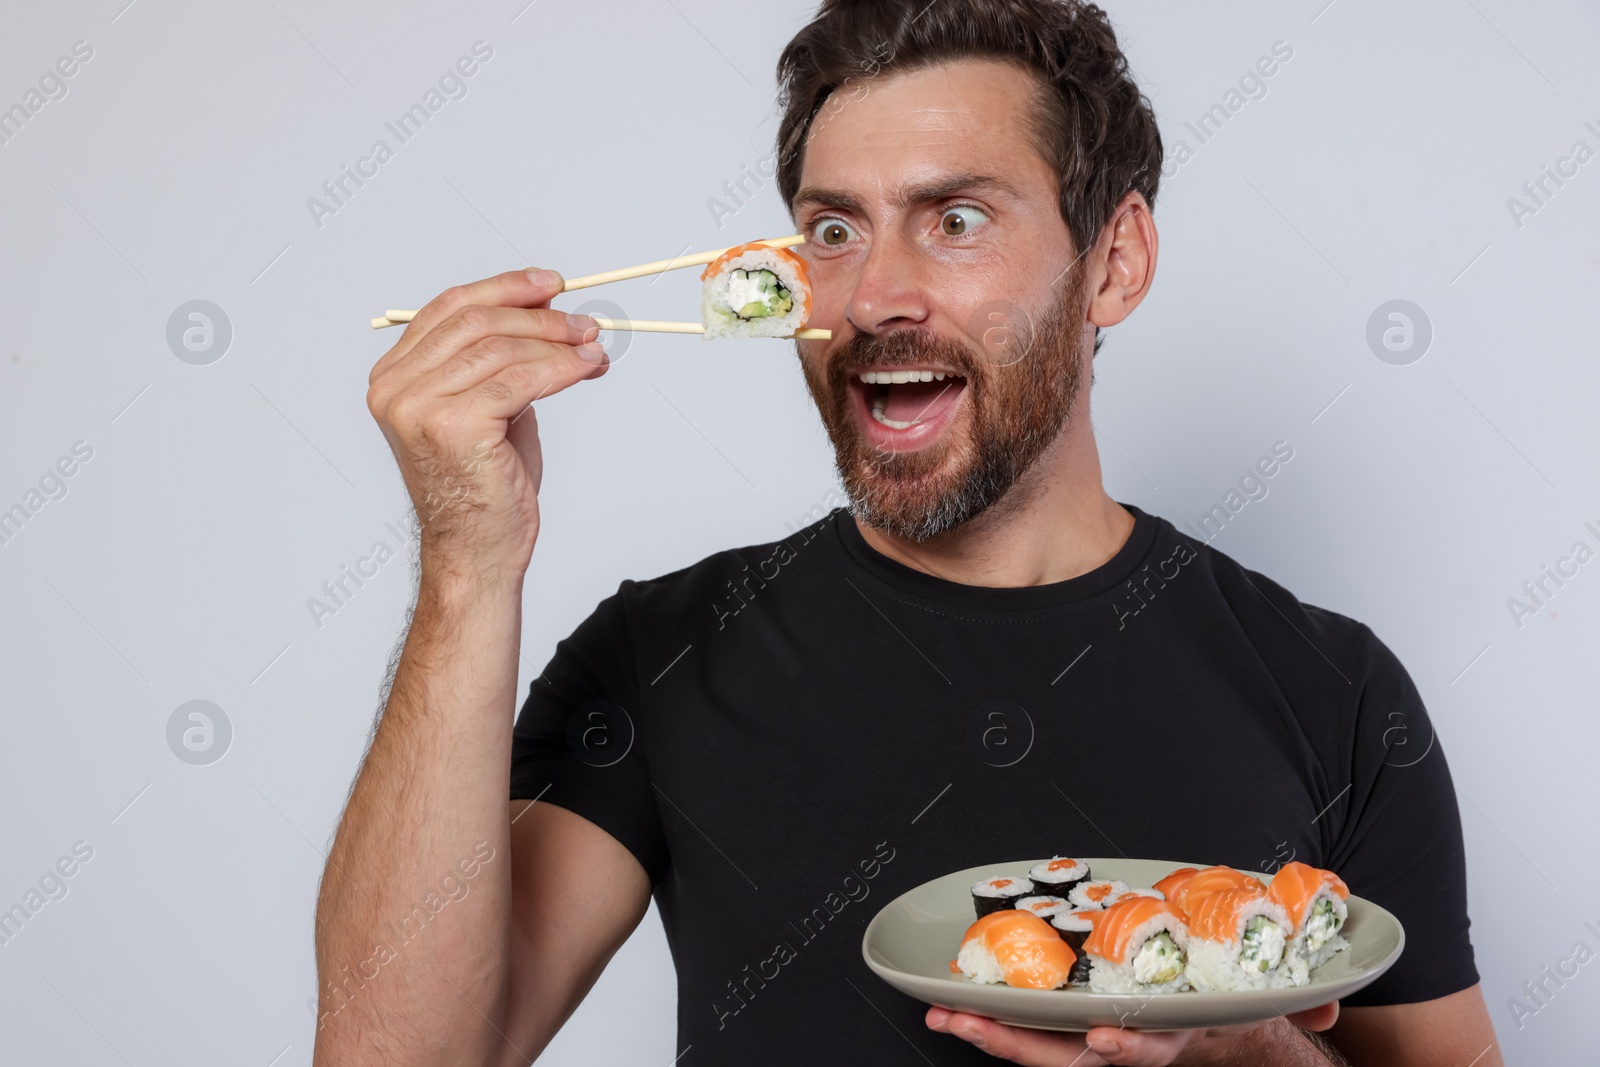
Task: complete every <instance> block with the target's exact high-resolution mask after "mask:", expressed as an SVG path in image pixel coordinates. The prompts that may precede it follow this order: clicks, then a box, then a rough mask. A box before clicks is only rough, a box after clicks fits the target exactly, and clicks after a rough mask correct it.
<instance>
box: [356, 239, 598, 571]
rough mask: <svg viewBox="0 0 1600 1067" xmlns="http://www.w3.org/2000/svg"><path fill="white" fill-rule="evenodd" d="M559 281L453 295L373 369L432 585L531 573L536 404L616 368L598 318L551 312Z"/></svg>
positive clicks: (539, 467) (494, 283)
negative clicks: (455, 578) (441, 577)
mask: <svg viewBox="0 0 1600 1067" xmlns="http://www.w3.org/2000/svg"><path fill="white" fill-rule="evenodd" d="M562 284H563V282H562V279H561V276H560V275H559V274H556V273H555V272H554V271H512V272H510V273H507V274H501V275H497V276H496V277H493V278H487V279H485V280H483V281H480V282H473V283H472V284H470V285H462V286H456V287H455V288H452V289H446V290H445V291H444V292H443V293H441V294H439V296H437V297H435V298H434V299H433V300H432V301H431V302H429V304H428V305H427V306H426V307H424V308H422V309H421V310H420V311H419V312H417V317H416V318H415V319H414V320H412V322H411V325H410V326H408V327H407V328H406V331H405V334H404V335H403V336H402V337H401V338H400V341H399V343H398V344H396V345H395V346H394V348H392V349H390V350H389V351H388V352H387V353H386V354H385V355H384V356H383V358H382V359H380V360H378V362H377V364H376V365H375V366H374V367H373V368H372V374H371V375H370V377H369V379H368V382H369V388H368V390H367V407H368V409H369V410H370V411H371V412H372V415H373V417H374V418H375V419H377V420H378V425H379V426H380V427H381V428H382V429H383V435H384V437H385V438H387V439H388V441H389V447H390V448H391V449H392V450H393V451H394V455H395V459H396V460H398V461H399V464H400V474H401V476H402V477H403V478H404V479H405V483H406V488H407V489H408V490H409V491H410V493H411V500H412V503H413V505H414V506H415V507H416V510H417V518H418V520H419V523H420V526H421V530H422V532H421V549H422V569H423V575H424V577H427V576H428V575H429V574H431V573H435V572H440V573H448V574H457V575H461V574H467V575H472V576H474V577H493V576H499V575H505V576H514V577H515V578H518V579H520V577H521V575H522V573H523V571H525V570H526V569H527V566H528V561H529V559H530V558H531V556H532V553H533V544H534V541H535V539H536V538H537V537H538V529H539V503H538V492H539V482H540V479H541V477H542V475H543V462H542V458H541V455H540V451H539V433H538V429H537V424H536V422H535V420H534V416H533V413H532V411H531V410H530V408H529V405H530V404H531V403H532V402H533V401H535V400H538V399H539V398H541V397H545V396H551V395H553V394H555V393H559V392H560V391H561V390H563V389H565V388H567V387H568V386H569V385H572V384H573V383H575V382H579V381H582V380H584V379H587V378H595V377H599V376H600V375H601V374H604V373H605V371H606V367H607V362H606V354H605V351H604V350H603V349H602V348H601V347H600V345H599V344H598V343H596V342H595V338H596V337H597V336H598V334H599V332H600V331H599V327H598V326H597V325H596V323H595V321H594V319H592V318H590V317H589V316H587V315H567V314H566V313H565V312H561V311H554V310H551V309H550V306H549V305H550V298H551V297H553V296H555V295H556V294H557V293H559V292H561V287H562Z"/></svg>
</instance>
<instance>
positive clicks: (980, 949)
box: [954, 909, 1077, 989]
mask: <svg viewBox="0 0 1600 1067" xmlns="http://www.w3.org/2000/svg"><path fill="white" fill-rule="evenodd" d="M1075 962H1077V955H1076V954H1075V953H1074V952H1073V951H1072V949H1071V948H1070V947H1068V945H1067V943H1066V942H1065V941H1063V940H1061V938H1060V937H1058V936H1057V935H1056V932H1055V931H1054V930H1053V929H1051V928H1050V925H1049V924H1048V923H1046V922H1045V921H1044V920H1043V919H1041V918H1039V917H1038V916H1036V915H1030V914H1029V913H1027V912H1025V911H1017V910H1015V909H1009V910H1006V911H996V912H992V913H990V914H988V915H985V916H984V917H983V918H981V919H979V920H978V921H977V922H975V923H973V924H972V925H971V926H969V927H967V932H966V934H964V935H963V936H962V938H961V949H960V951H959V952H957V953H956V958H955V967H954V969H955V970H959V971H960V972H961V973H962V974H964V975H966V976H967V977H968V978H970V979H972V980H973V981H974V982H978V983H980V984H997V983H1000V982H1004V983H1005V984H1006V985H1009V986H1017V987H1019V988H1022V989H1057V988H1059V987H1061V986H1064V985H1066V984H1067V976H1068V975H1069V974H1070V973H1071V971H1072V965H1073V964H1074V963H1075Z"/></svg>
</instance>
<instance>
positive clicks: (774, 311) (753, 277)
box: [727, 270, 794, 320]
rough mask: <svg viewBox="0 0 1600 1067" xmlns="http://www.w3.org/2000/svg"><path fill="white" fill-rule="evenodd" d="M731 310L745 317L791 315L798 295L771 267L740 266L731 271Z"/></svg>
mask: <svg viewBox="0 0 1600 1067" xmlns="http://www.w3.org/2000/svg"><path fill="white" fill-rule="evenodd" d="M727 303H728V307H727V310H728V311H729V312H730V313H731V314H734V315H737V316H738V317H739V318H741V319H746V320H748V319H769V318H774V317H776V316H779V315H787V314H788V313H789V309H790V308H792V307H794V296H793V294H791V293H790V292H789V290H787V289H785V288H784V287H783V283H782V282H780V281H778V276H777V275H776V274H774V273H772V272H771V271H770V270H736V271H733V272H731V273H730V274H729V275H728V297H727Z"/></svg>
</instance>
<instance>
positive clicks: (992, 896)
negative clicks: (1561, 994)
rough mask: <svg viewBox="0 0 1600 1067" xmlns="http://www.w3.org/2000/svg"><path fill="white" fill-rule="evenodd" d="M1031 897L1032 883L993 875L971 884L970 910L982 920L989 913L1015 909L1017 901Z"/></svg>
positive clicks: (1022, 879) (1006, 876)
mask: <svg viewBox="0 0 1600 1067" xmlns="http://www.w3.org/2000/svg"><path fill="white" fill-rule="evenodd" d="M1032 895H1033V883H1032V882H1029V881H1028V880H1027V879H1026V878H1013V877H1011V876H1010V875H1008V874H1001V875H995V876H993V877H990V878H984V879H981V880H979V881H976V882H973V883H972V910H973V911H975V912H976V913H977V915H978V918H980V919H981V918H983V917H984V916H985V915H988V914H990V913H991V912H996V911H1002V910H1004V909H1006V908H1015V907H1016V906H1017V901H1019V900H1021V899H1022V898H1023V897H1026V896H1032Z"/></svg>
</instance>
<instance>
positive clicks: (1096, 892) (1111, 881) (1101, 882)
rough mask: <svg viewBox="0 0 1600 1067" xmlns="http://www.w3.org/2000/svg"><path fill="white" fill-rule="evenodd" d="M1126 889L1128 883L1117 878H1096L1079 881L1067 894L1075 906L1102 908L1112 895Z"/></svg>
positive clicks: (1123, 891) (1124, 891)
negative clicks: (1090, 880) (1089, 880)
mask: <svg viewBox="0 0 1600 1067" xmlns="http://www.w3.org/2000/svg"><path fill="white" fill-rule="evenodd" d="M1127 891H1128V883H1127V882H1124V881H1122V880H1120V879H1117V878H1098V879H1095V880H1094V881H1092V882H1079V883H1078V884H1077V885H1075V886H1073V887H1072V892H1070V893H1068V894H1067V899H1068V900H1070V901H1072V906H1073V907H1075V908H1103V907H1105V906H1106V903H1107V902H1108V901H1110V900H1111V898H1112V897H1114V896H1117V895H1118V894H1121V893H1126V892H1127Z"/></svg>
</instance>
